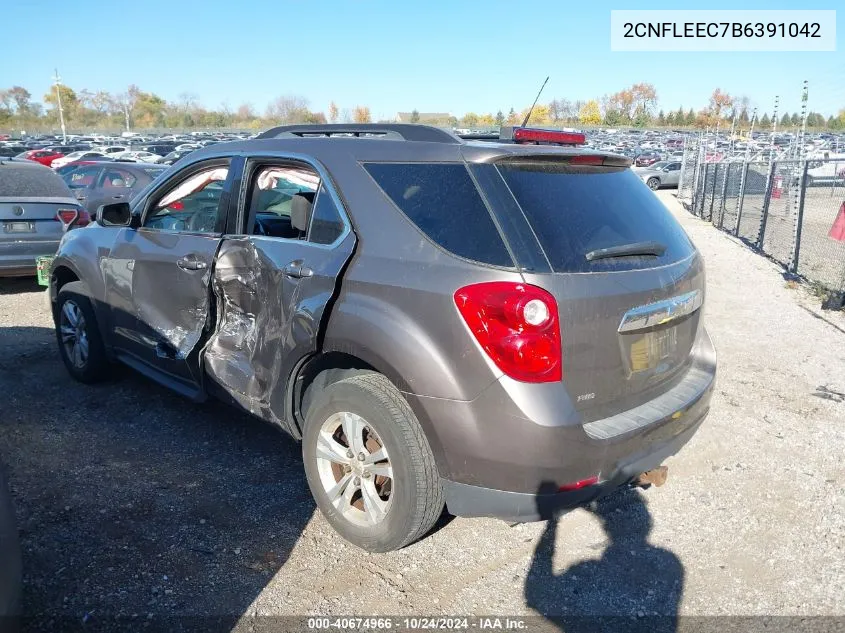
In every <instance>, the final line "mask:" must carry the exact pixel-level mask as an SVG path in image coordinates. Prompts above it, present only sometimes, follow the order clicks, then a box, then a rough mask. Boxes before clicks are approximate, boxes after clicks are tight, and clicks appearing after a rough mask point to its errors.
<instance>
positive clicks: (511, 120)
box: [507, 108, 520, 125]
mask: <svg viewBox="0 0 845 633" xmlns="http://www.w3.org/2000/svg"><path fill="white" fill-rule="evenodd" d="M519 123H520V120H519V115H518V114H517V113H516V111H514V109H513V108H511V109H510V111H509V112H508V118H507V124H508V125H519Z"/></svg>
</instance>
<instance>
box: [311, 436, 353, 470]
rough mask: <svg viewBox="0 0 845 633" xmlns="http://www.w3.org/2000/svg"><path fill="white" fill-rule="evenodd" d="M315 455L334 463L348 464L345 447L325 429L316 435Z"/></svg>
mask: <svg viewBox="0 0 845 633" xmlns="http://www.w3.org/2000/svg"><path fill="white" fill-rule="evenodd" d="M317 457H318V458H320V459H327V460H329V461H330V462H332V463H335V464H348V463H349V458H348V457H347V456H346V448H344V447H343V446H341V444H340V443H338V442H337V441H335V439H334V438H333V437H332V436H331V435H329V434H328V433H327V432H326V431H320V434H319V435H318V436H317Z"/></svg>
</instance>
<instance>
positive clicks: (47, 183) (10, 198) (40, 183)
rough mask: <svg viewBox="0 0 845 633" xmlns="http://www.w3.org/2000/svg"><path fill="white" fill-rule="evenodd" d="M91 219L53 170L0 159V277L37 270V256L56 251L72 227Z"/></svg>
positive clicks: (20, 161) (27, 273)
mask: <svg viewBox="0 0 845 633" xmlns="http://www.w3.org/2000/svg"><path fill="white" fill-rule="evenodd" d="M89 221H90V217H89V215H88V212H87V211H85V209H84V208H82V206H81V205H80V204H79V202H78V201H77V200H76V199H75V198H74V197H73V194H72V193H71V192H70V190H69V189H68V187H67V185H65V183H64V181H63V180H62V179H61V178H60V177H59V175H58V174H57V173H56V172H54V171H53V170H52V169H50V168H49V167H45V166H43V165H39V164H38V163H36V162H33V161H22V160H14V159H13V160H2V159H0V277H8V276H14V277H17V276H27V275H34V274H35V272H36V271H35V264H36V259H37V258H38V257H41V256H48V255H53V254H54V253H55V252H56V249H57V248H58V246H59V241H60V240H61V239H62V236H63V235H64V234H65V232H66V231H67V230H68V229H69V228H70V227H72V226H74V227H75V226H85V225H86V224H88V222H89Z"/></svg>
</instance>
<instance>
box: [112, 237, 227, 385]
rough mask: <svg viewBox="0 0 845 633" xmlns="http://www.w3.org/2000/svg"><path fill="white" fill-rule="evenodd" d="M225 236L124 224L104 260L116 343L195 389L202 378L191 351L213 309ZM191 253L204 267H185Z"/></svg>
mask: <svg viewBox="0 0 845 633" xmlns="http://www.w3.org/2000/svg"><path fill="white" fill-rule="evenodd" d="M219 243H220V238H219V237H218V236H216V235H197V234H188V233H175V232H167V231H156V230H148V229H145V228H140V229H137V230H136V229H122V230H121V234H120V236H119V237H118V239H117V240H116V241H115V246H114V248H113V250H112V252H111V253H110V256H109V257H108V258H106V259H104V260H103V261H102V266H103V276H104V279H105V281H106V295H107V303H108V305H109V310H110V313H111V314H110V316H111V318H110V325H111V331H112V344H113V345H114V347H115V348H116V349H117V350H118V352H119V353H120V352H126V353H128V354H130V355H131V356H133V357H135V358H137V359H140V360H142V361H144V362H145V363H147V364H148V365H150V366H151V367H155V368H156V369H157V370H160V371H163V372H165V373H166V374H168V375H170V376H171V377H173V378H176V379H177V380H180V381H181V382H184V383H186V385H188V386H191V387H192V388H195V389H196V388H198V387H199V384H200V382H201V380H200V376H198V375H196V370H197V367H196V366H195V365H194V364H193V363H191V362H190V360H189V356H190V355H191V353H192V352H193V351H194V349H195V348H196V347H197V344H198V342H199V341H200V339H201V337H202V335H203V332H204V329H205V326H206V319H207V315H208V313H209V292H208V289H209V285H210V282H211V279H210V277H211V269H212V265H213V263H214V255H215V252H216V251H217V248H218V244H219ZM186 258H190V259H192V260H194V261H197V262H201V263H202V267H201V268H197V269H193V270H190V269H185V268H182V267H180V266H179V264H178V262H179V261H180V260H183V259H186Z"/></svg>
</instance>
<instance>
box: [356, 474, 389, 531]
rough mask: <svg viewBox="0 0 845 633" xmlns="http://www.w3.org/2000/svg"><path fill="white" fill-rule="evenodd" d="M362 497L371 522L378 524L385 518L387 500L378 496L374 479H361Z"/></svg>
mask: <svg viewBox="0 0 845 633" xmlns="http://www.w3.org/2000/svg"><path fill="white" fill-rule="evenodd" d="M361 484H362V485H361V497H362V498H363V499H364V510H365V511H366V513H367V519H368V520H369V522H370V523H371V524H376V523H378V522H379V521H381V520H382V519H383V518H384V513H385V510H386V508H387V502H386V501H383V500H382V499H381V497H379V496H378V491H377V490H376V485H375V483H373V480H372V479H364V480H362V481H361Z"/></svg>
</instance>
